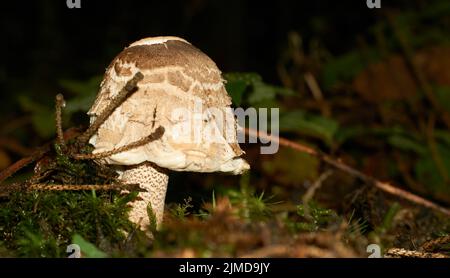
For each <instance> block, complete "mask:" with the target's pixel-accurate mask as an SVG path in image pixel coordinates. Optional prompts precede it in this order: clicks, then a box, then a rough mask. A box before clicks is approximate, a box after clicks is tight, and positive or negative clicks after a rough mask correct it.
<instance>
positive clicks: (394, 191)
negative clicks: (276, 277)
mask: <svg viewBox="0 0 450 278" xmlns="http://www.w3.org/2000/svg"><path fill="white" fill-rule="evenodd" d="M244 130H245V133H246V134H248V135H249V136H256V137H259V138H264V139H265V140H266V141H272V142H278V143H279V144H280V145H282V146H285V147H288V148H291V149H294V150H297V151H299V152H302V153H307V154H309V155H312V156H315V157H317V158H318V159H320V160H321V161H323V162H325V163H327V164H329V165H331V166H333V167H335V168H337V169H339V170H341V171H343V172H345V173H347V174H350V175H352V176H354V177H356V178H359V179H361V180H362V181H364V182H365V183H368V184H372V185H374V186H375V187H377V188H378V189H380V190H382V191H384V192H387V193H389V194H391V195H395V196H398V197H401V198H403V199H405V200H408V201H410V202H413V203H416V204H419V205H421V206H424V207H427V208H430V209H434V210H437V211H440V212H441V213H443V214H445V215H447V216H450V209H448V208H445V207H442V206H440V205H438V204H436V203H434V202H432V201H430V200H427V199H425V198H423V197H420V196H418V195H415V194H413V193H411V192H408V191H406V190H403V189H400V188H398V187H395V186H392V185H390V184H389V183H386V182H382V181H379V180H377V179H375V178H373V177H371V176H368V175H366V174H364V173H363V172H361V171H358V170H356V169H354V168H352V167H350V166H348V165H346V164H344V163H343V162H341V161H338V160H335V159H333V158H332V157H330V156H328V155H326V154H323V153H322V152H319V151H317V150H315V149H313V148H311V147H308V146H305V145H302V144H299V143H296V142H293V141H290V140H288V139H285V138H281V137H278V136H272V135H269V134H267V133H265V132H262V131H257V130H254V129H249V128H245V129H244Z"/></svg>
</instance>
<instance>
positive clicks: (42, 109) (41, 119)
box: [19, 96, 56, 138]
mask: <svg viewBox="0 0 450 278" xmlns="http://www.w3.org/2000/svg"><path fill="white" fill-rule="evenodd" d="M19 105H20V106H21V108H22V109H23V110H24V111H26V112H29V113H31V122H32V124H33V127H34V129H35V130H36V132H37V133H39V135H40V136H41V137H43V138H50V137H52V136H53V135H54V134H55V129H56V128H55V115H54V112H53V111H52V108H50V107H46V106H44V105H42V104H40V103H38V102H36V101H34V100H32V99H31V98H30V97H28V96H19Z"/></svg>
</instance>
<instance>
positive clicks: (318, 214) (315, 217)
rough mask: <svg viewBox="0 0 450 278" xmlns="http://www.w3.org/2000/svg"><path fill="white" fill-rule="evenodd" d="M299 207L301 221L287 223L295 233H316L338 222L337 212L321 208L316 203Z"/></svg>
mask: <svg viewBox="0 0 450 278" xmlns="http://www.w3.org/2000/svg"><path fill="white" fill-rule="evenodd" d="M306 206H307V209H305V205H304V204H300V205H298V206H297V212H296V214H297V216H300V217H301V220H300V221H289V222H287V225H288V227H290V228H291V229H292V230H293V231H299V232H315V231H319V230H321V229H325V228H326V227H327V226H328V225H329V224H331V223H333V222H336V221H337V219H338V216H337V214H336V212H335V211H333V210H331V209H327V208H323V207H321V206H319V205H318V204H317V203H315V202H314V201H310V202H309V203H308V204H306Z"/></svg>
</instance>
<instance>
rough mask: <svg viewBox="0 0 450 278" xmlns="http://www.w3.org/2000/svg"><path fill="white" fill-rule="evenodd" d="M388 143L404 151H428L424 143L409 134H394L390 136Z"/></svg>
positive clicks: (419, 152) (420, 152)
mask: <svg viewBox="0 0 450 278" xmlns="http://www.w3.org/2000/svg"><path fill="white" fill-rule="evenodd" d="M388 143H389V144H390V145H391V146H393V147H395V148H397V149H400V150H404V151H413V152H415V153H417V154H420V155H425V154H426V153H428V150H427V148H426V147H424V145H423V143H421V142H418V141H416V140H414V139H411V138H409V137H407V136H402V135H393V136H390V137H389V138H388Z"/></svg>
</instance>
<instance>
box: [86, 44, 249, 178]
mask: <svg viewBox="0 0 450 278" xmlns="http://www.w3.org/2000/svg"><path fill="white" fill-rule="evenodd" d="M138 71H140V72H141V73H142V74H143V75H144V79H143V80H141V81H140V82H139V83H138V90H137V91H136V92H134V93H133V94H132V95H131V96H130V97H129V98H128V99H127V100H125V101H124V102H123V103H122V104H121V105H120V106H119V107H117V109H116V110H115V111H114V112H113V113H112V114H111V115H110V116H109V117H108V119H107V120H106V121H105V122H104V123H103V124H102V125H101V126H100V128H99V130H98V131H97V133H96V134H95V135H94V136H93V137H92V138H91V139H90V141H89V142H90V143H91V144H92V145H93V146H94V147H95V150H94V153H100V152H105V151H110V150H113V149H117V148H119V147H122V146H126V145H128V144H130V143H132V142H136V141H138V140H140V139H142V138H144V137H146V136H148V135H150V134H151V133H152V132H153V131H154V130H155V129H156V128H157V127H158V126H162V127H164V129H165V132H164V134H163V136H162V137H161V138H160V139H158V140H155V141H153V142H150V143H148V144H146V145H144V146H141V147H137V148H134V149H130V150H128V151H124V152H121V153H118V154H114V155H112V156H109V157H107V158H106V159H104V161H103V162H104V163H107V164H116V165H136V164H140V163H142V162H146V161H148V162H152V163H155V164H156V165H158V166H160V167H162V168H167V169H170V170H174V171H192V172H217V171H220V172H231V173H234V174H240V173H242V172H244V171H245V170H247V169H249V168H250V167H249V165H248V164H247V162H246V161H245V160H243V159H242V158H240V156H241V155H242V154H243V153H244V152H243V151H242V150H241V148H240V147H239V144H238V142H237V134H236V133H237V128H238V126H237V123H236V119H235V117H234V114H233V112H232V109H231V108H230V105H231V98H230V97H229V95H228V93H227V92H226V90H225V86H224V80H223V79H222V76H221V72H220V70H219V69H218V68H217V66H216V64H215V63H214V62H213V61H212V60H211V59H210V58H209V57H208V56H207V55H206V54H204V53H203V52H201V51H200V50H199V49H197V48H195V47H194V46H192V45H191V44H190V43H189V42H187V41H186V40H184V39H181V38H177V37H153V38H145V39H142V40H139V41H136V42H134V43H132V44H131V45H130V46H129V47H127V48H125V49H124V50H123V51H122V52H121V53H119V54H118V55H117V56H116V58H115V59H114V60H113V61H112V63H111V64H110V65H109V67H108V68H107V69H106V73H105V76H104V79H103V81H102V83H101V85H100V91H99V93H98V95H97V99H96V101H95V103H94V105H93V106H92V108H91V109H90V110H89V112H88V115H89V116H90V117H91V123H92V122H93V121H94V120H95V118H96V117H97V116H98V115H99V114H100V113H101V112H102V111H103V110H104V109H105V108H106V106H107V105H108V104H109V102H110V101H111V100H112V99H113V98H114V97H115V96H116V95H117V93H118V92H119V91H120V90H121V89H122V88H123V87H124V86H125V84H126V82H127V81H128V80H130V79H131V78H132V77H133V76H134V75H135V74H136V73H137V72H138Z"/></svg>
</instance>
